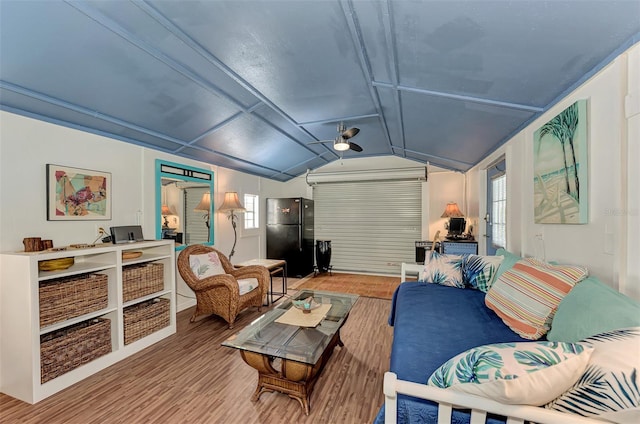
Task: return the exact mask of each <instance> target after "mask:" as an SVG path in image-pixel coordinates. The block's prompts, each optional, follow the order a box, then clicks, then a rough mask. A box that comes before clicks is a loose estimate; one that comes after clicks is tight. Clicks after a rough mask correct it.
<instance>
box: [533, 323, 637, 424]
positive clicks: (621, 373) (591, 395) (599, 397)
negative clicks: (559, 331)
mask: <svg viewBox="0 0 640 424" xmlns="http://www.w3.org/2000/svg"><path fill="white" fill-rule="evenodd" d="M580 343H581V344H584V345H586V346H591V347H592V348H593V349H594V351H593V354H592V355H591V359H590V360H589V365H588V366H587V368H586V369H585V371H584V373H583V375H582V376H581V377H580V378H579V379H578V380H577V381H576V383H575V385H573V387H571V388H570V389H569V390H568V391H567V392H565V393H563V394H562V395H561V396H559V397H558V398H557V399H555V400H554V401H553V402H551V403H550V404H548V405H545V408H549V409H555V410H558V411H563V412H571V413H574V414H579V415H582V416H586V417H594V418H606V419H611V420H613V421H614V422H638V421H637V420H633V421H625V420H626V418H625V417H626V416H629V417H631V416H635V417H638V416H640V415H639V414H640V412H639V411H638V408H640V375H638V374H639V373H640V327H632V328H623V329H619V330H613V331H608V332H606V333H601V334H598V335H595V336H591V337H588V338H586V339H584V340H582V341H581V342H580ZM634 414H635V415H634Z"/></svg>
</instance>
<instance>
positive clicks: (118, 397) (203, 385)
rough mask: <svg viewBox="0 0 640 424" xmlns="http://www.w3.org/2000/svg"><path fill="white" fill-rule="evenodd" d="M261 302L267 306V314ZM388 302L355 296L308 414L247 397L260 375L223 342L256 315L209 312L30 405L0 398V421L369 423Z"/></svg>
mask: <svg viewBox="0 0 640 424" xmlns="http://www.w3.org/2000/svg"><path fill="white" fill-rule="evenodd" d="M264 310H265V308H263V312H264ZM389 310H390V302H389V301H388V300H382V299H373V298H366V297H361V298H360V299H358V301H357V303H356V304H355V305H354V307H353V309H352V311H351V315H350V317H349V319H348V321H347V323H346V324H345V325H344V327H343V329H342V333H341V334H342V340H343V341H344V343H345V346H344V347H336V349H335V351H334V352H333V355H332V356H331V358H330V360H329V361H328V363H327V365H326V367H325V369H324V371H323V372H322V374H321V375H320V378H319V379H318V381H317V383H316V386H315V388H314V391H313V393H312V395H311V413H310V415H309V416H306V415H305V414H304V411H303V410H302V408H301V407H300V405H299V403H298V402H297V401H296V400H294V399H291V398H289V397H288V396H286V395H283V394H280V393H264V394H263V395H262V396H261V398H260V400H258V401H257V402H252V401H251V395H252V394H253V392H254V390H255V387H256V383H257V379H258V376H257V372H256V371H255V370H254V369H253V368H251V367H249V366H248V365H246V364H245V363H244V362H243V361H242V359H241V357H240V354H239V353H238V352H237V351H236V350H235V349H230V348H226V347H223V346H221V345H220V344H221V343H222V342H223V341H224V340H225V339H226V338H227V337H229V336H230V335H232V334H233V333H234V332H235V331H238V330H240V329H241V328H242V327H244V326H245V325H247V324H248V323H250V322H251V321H252V320H253V319H255V318H257V317H258V316H259V315H260V314H261V312H258V311H257V309H256V308H251V309H249V310H246V311H245V312H243V313H242V314H241V315H240V318H239V321H237V322H236V326H235V328H234V330H229V329H228V328H227V326H226V324H225V323H224V322H223V321H222V319H220V318H218V317H215V316H211V317H206V318H204V319H202V320H199V321H197V322H196V323H189V317H190V316H191V313H192V310H191V309H188V310H185V311H182V312H180V313H179V314H178V319H177V327H178V331H177V333H176V334H175V335H173V336H171V337H169V338H167V339H165V340H163V341H161V342H159V343H157V344H155V345H153V346H151V347H149V348H147V349H145V350H144V351H142V352H140V353H138V354H136V355H134V356H132V357H130V358H127V359H125V360H124V361H122V362H119V363H118V364H115V365H113V366H111V367H109V368H107V369H106V370H103V371H101V372H100V373H98V374H95V375H93V376H91V377H90V378H88V379H86V380H83V381H81V382H79V383H78V384H76V385H74V386H72V387H70V388H68V389H66V390H64V391H62V392H59V393H57V394H55V395H53V396H51V397H49V398H47V399H45V400H43V401H41V402H39V403H37V404H35V405H29V404H27V403H24V402H21V401H18V400H16V399H13V398H11V397H9V396H6V395H4V394H0V421H1V422H2V423H25V424H33V423H45V422H46V423H54V424H55V423H78V424H80V423H82V424H84V423H247V424H249V423H274V424H279V423H283V424H284V423H290V422H298V423H347V424H359V423H371V422H372V421H373V419H374V417H375V415H376V414H377V411H378V409H379V408H380V406H381V405H382V404H383V402H384V397H383V394H382V382H383V375H384V372H385V371H386V370H387V369H388V367H389V354H390V351H391V340H392V328H391V327H389V326H388V325H387V316H388V314H389Z"/></svg>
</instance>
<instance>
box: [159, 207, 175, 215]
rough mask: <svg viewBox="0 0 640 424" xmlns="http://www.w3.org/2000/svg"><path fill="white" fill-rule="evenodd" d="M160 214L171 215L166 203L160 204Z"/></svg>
mask: <svg viewBox="0 0 640 424" xmlns="http://www.w3.org/2000/svg"><path fill="white" fill-rule="evenodd" d="M161 213H162V215H173V214H172V213H171V209H169V206H167V205H162V212H161Z"/></svg>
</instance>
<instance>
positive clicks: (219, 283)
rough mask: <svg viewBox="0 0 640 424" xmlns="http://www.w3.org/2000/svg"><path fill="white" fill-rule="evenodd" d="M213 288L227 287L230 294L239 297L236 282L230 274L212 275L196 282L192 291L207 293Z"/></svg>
mask: <svg viewBox="0 0 640 424" xmlns="http://www.w3.org/2000/svg"><path fill="white" fill-rule="evenodd" d="M215 287H227V288H228V289H229V290H230V292H231V293H235V295H236V296H239V295H240V290H239V288H238V281H237V280H236V278H235V277H234V276H233V275H230V274H219V275H212V276H211V277H207V278H203V279H202V280H197V283H195V284H193V287H192V289H193V291H195V292H199V291H207V290H210V289H212V288H215Z"/></svg>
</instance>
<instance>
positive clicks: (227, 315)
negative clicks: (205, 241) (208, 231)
mask: <svg viewBox="0 0 640 424" xmlns="http://www.w3.org/2000/svg"><path fill="white" fill-rule="evenodd" d="M210 252H215V253H217V254H218V257H219V258H220V262H221V263H222V266H223V268H224V270H225V272H226V274H220V275H214V276H211V277H207V278H203V279H202V280H200V279H198V278H197V277H196V276H195V274H194V273H193V271H192V270H191V267H190V265H189V256H191V255H200V254H204V253H210ZM178 272H180V276H182V279H183V280H184V281H185V283H187V285H188V286H189V287H191V289H192V290H193V291H194V292H195V294H196V301H197V305H196V310H195V312H194V313H193V316H192V317H191V322H193V321H194V320H195V318H196V317H197V316H198V315H201V314H216V315H218V316H220V317H222V318H223V319H224V320H225V321H227V322H228V323H229V328H233V323H234V322H235V320H236V317H237V316H238V314H239V313H240V312H241V311H242V310H244V309H245V308H248V307H249V306H257V307H258V310H261V309H262V303H263V300H264V298H265V296H266V294H267V288H268V284H269V278H270V275H269V270H267V268H265V267H263V266H259V265H252V266H245V267H242V268H238V269H236V268H234V267H233V265H232V264H231V262H230V261H229V259H227V257H226V256H225V255H224V254H223V253H222V252H220V251H219V250H217V249H214V248H212V247H209V246H203V245H201V244H196V245H192V246H188V247H187V248H186V249H184V250H183V251H182V252H180V255H179V256H178ZM242 278H257V279H258V283H259V284H258V287H257V288H255V289H253V290H252V291H250V292H249V293H246V294H243V295H242V296H240V291H239V289H238V281H237V280H239V279H242Z"/></svg>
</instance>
